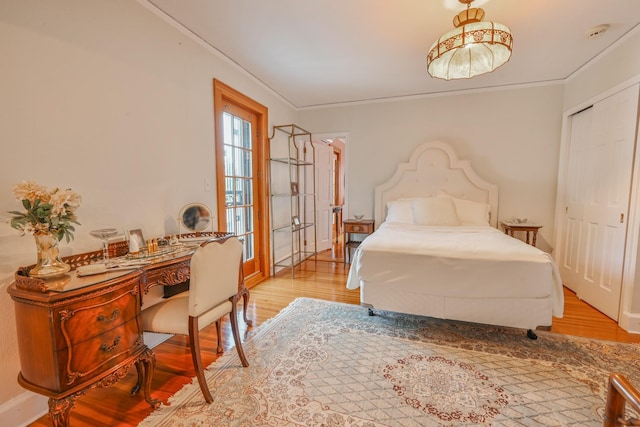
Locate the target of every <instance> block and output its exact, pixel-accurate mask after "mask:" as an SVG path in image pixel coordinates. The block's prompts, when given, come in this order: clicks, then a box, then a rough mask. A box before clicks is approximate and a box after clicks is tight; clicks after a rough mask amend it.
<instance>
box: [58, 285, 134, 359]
mask: <svg viewBox="0 0 640 427" xmlns="http://www.w3.org/2000/svg"><path fill="white" fill-rule="evenodd" d="M139 294H140V291H139V284H138V281H137V280H136V281H131V282H129V284H128V285H127V286H124V287H116V288H114V289H113V290H112V291H111V292H108V293H106V294H103V295H99V296H96V297H93V298H89V299H86V300H83V301H80V302H78V303H75V304H70V305H68V306H66V307H64V308H62V309H61V310H59V311H58V313H57V316H58V318H59V319H60V329H61V331H62V335H63V337H64V339H62V340H59V341H58V349H62V348H65V347H73V346H74V345H77V344H79V343H82V342H84V341H86V340H89V339H91V338H94V337H96V336H100V335H101V334H103V333H105V332H107V331H110V330H112V329H114V328H117V327H119V326H120V325H122V324H124V323H125V322H127V321H129V320H131V319H133V318H135V317H136V315H137V313H138V306H139V302H138V298H139V297H140V295H139Z"/></svg>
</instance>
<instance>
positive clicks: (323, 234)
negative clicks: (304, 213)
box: [314, 142, 334, 252]
mask: <svg viewBox="0 0 640 427" xmlns="http://www.w3.org/2000/svg"><path fill="white" fill-rule="evenodd" d="M314 149H315V151H316V186H317V188H316V197H317V203H316V237H317V245H318V246H317V250H318V252H322V251H326V250H328V249H331V240H332V237H331V236H332V231H333V216H332V215H333V210H332V207H331V206H332V204H333V200H334V195H333V175H332V174H333V167H332V165H333V147H331V146H330V145H327V144H324V143H321V142H319V143H314Z"/></svg>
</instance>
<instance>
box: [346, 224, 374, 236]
mask: <svg viewBox="0 0 640 427" xmlns="http://www.w3.org/2000/svg"><path fill="white" fill-rule="evenodd" d="M344 232H345V233H362V234H371V233H373V224H368V223H362V224H354V223H345V224H344Z"/></svg>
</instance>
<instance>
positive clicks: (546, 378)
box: [140, 298, 640, 427]
mask: <svg viewBox="0 0 640 427" xmlns="http://www.w3.org/2000/svg"><path fill="white" fill-rule="evenodd" d="M538 336H539V338H538V339H537V340H530V339H528V338H527V337H526V336H525V331H524V330H520V329H512V328H502V327H493V326H485V325H477V324H470V323H463V322H452V321H443V320H437V319H432V318H426V317H418V316H407V315H399V314H396V313H387V312H380V313H378V315H376V316H373V317H370V316H368V314H367V310H366V309H365V308H362V307H359V306H354V305H346V304H339V303H333V302H327V301H320V300H315V299H308V298H300V299H297V300H295V301H294V302H293V303H291V305H289V306H288V307H287V308H285V309H284V310H283V311H282V312H281V313H280V314H278V316H276V317H275V318H273V319H270V320H269V321H267V322H265V323H264V324H262V325H261V326H260V327H259V328H257V329H256V330H255V331H254V332H253V333H252V335H251V337H250V338H249V339H248V340H247V342H246V344H245V345H244V349H245V353H246V354H247V357H248V359H249V363H250V366H249V367H248V368H242V366H241V365H240V362H239V360H238V357H237V353H236V352H235V350H231V351H227V352H226V353H225V354H224V355H223V356H222V357H221V358H220V359H218V360H217V361H216V362H214V363H213V364H212V365H211V366H210V367H209V368H208V369H207V372H206V375H207V378H208V383H209V387H210V389H211V392H212V394H213V397H214V402H213V403H212V404H211V405H208V404H206V402H205V401H204V399H203V397H202V395H201V393H200V389H199V387H198V385H197V382H195V379H194V382H193V383H192V384H190V385H187V386H185V387H184V388H183V389H182V390H180V391H179V392H178V393H176V394H175V395H174V396H173V397H172V398H171V399H170V401H169V403H170V405H168V406H164V405H163V406H162V407H161V408H160V409H158V410H157V411H155V412H153V413H152V414H151V415H150V416H149V417H148V418H147V419H145V420H144V421H143V422H142V423H141V424H140V425H141V426H194V425H204V426H274V427H276V426H277V427H282V426H341V427H377V426H403V427H405V426H420V427H424V426H459V425H480V426H492V425H493V426H533V425H542V426H601V425H602V414H603V411H604V404H605V399H606V390H607V379H608V375H609V373H610V372H613V371H616V372H622V373H623V374H625V375H626V376H627V377H628V378H629V379H630V380H631V381H632V383H634V384H640V358H639V357H638V352H639V350H640V347H639V346H638V345H633V344H620V343H613V342H608V341H597V340H588V339H581V338H575V337H569V336H565V335H558V334H554V333H550V332H539V333H538Z"/></svg>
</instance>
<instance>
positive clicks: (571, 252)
mask: <svg viewBox="0 0 640 427" xmlns="http://www.w3.org/2000/svg"><path fill="white" fill-rule="evenodd" d="M637 117H638V85H635V86H632V87H630V88H628V89H626V90H624V91H621V92H619V93H617V94H615V95H612V96H610V97H608V98H606V99H604V100H602V101H600V102H598V103H597V104H595V105H594V106H593V108H592V109H589V110H585V111H583V112H581V113H579V114H578V115H576V116H574V117H573V119H572V125H571V138H570V144H571V146H570V148H569V151H570V161H569V169H568V171H567V172H568V173H567V177H568V182H567V200H566V208H565V218H564V221H563V223H564V229H563V232H564V243H565V244H564V253H563V254H562V256H561V261H562V262H561V275H562V278H563V281H564V282H565V285H566V286H567V287H569V288H570V289H572V290H574V291H575V292H576V293H577V295H578V297H579V298H581V299H583V300H584V301H586V302H588V303H589V304H591V305H592V306H594V307H595V308H597V309H598V310H600V311H602V312H603V313H604V314H606V315H607V316H609V317H611V318H612V319H614V320H618V312H619V307H620V294H621V288H622V270H623V267H624V256H625V238H626V232H627V221H626V219H627V216H628V212H629V197H630V194H631V174H632V166H633V154H634V147H635V139H636V123H637ZM574 126H575V129H574Z"/></svg>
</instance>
